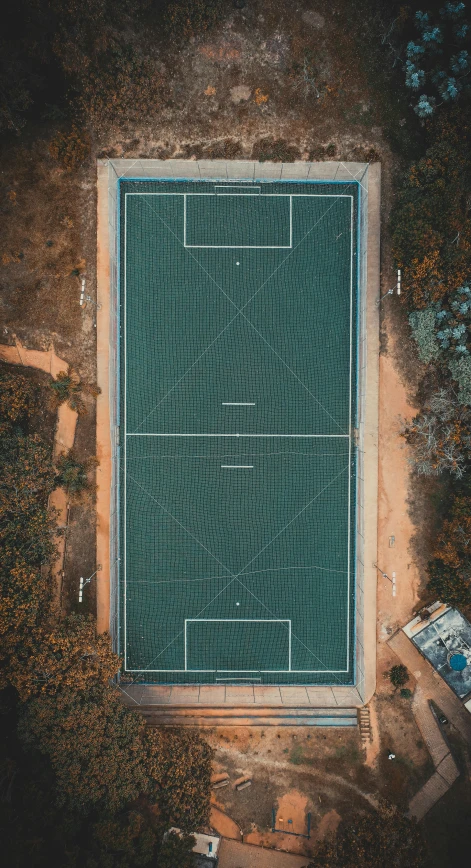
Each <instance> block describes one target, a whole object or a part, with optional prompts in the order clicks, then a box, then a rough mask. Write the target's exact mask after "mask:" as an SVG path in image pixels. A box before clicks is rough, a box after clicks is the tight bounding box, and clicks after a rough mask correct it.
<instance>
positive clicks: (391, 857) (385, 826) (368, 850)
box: [309, 802, 428, 868]
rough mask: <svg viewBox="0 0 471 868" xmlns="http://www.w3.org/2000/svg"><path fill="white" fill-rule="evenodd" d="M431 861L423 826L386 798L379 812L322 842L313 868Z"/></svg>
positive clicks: (396, 867) (417, 866) (412, 866)
mask: <svg viewBox="0 0 471 868" xmlns="http://www.w3.org/2000/svg"><path fill="white" fill-rule="evenodd" d="M427 862H428V859H427V853H426V848H425V843H424V839H423V836H422V832H421V830H420V828H419V827H418V826H417V824H416V823H415V822H414V821H413V820H409V819H407V817H405V816H404V815H403V814H401V813H400V812H399V811H398V810H397V808H395V807H394V806H393V805H389V804H387V803H386V802H382V803H381V805H380V807H379V810H378V811H377V812H375V813H374V814H370V815H368V816H366V817H362V818H361V819H359V820H357V821H356V822H354V823H351V824H350V825H348V826H344V827H343V828H341V829H340V831H339V833H338V834H337V837H336V838H335V839H333V840H332V839H331V840H328V841H326V842H323V843H321V844H320V846H319V849H318V851H317V853H316V856H315V858H314V861H313V862H311V863H310V866H309V868H425V866H426V864H427Z"/></svg>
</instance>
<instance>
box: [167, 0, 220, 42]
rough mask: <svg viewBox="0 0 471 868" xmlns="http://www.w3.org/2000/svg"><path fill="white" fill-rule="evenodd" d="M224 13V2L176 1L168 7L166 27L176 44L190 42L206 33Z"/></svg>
mask: <svg viewBox="0 0 471 868" xmlns="http://www.w3.org/2000/svg"><path fill="white" fill-rule="evenodd" d="M221 13H222V0H176V2H175V3H170V4H169V5H168V6H167V9H166V12H165V17H164V25H165V30H166V33H167V36H168V37H169V39H171V40H172V41H174V42H180V41H181V40H185V41H188V40H189V39H192V38H194V37H195V36H200V35H201V34H203V33H206V32H207V31H208V30H209V29H210V28H211V27H213V26H214V24H216V23H217V21H218V20H219V18H220V16H221Z"/></svg>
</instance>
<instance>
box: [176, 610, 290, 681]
mask: <svg viewBox="0 0 471 868" xmlns="http://www.w3.org/2000/svg"><path fill="white" fill-rule="evenodd" d="M221 623H222V624H287V625H288V626H287V627H286V629H287V630H288V669H267V670H265V669H188V651H187V638H188V634H187V630H188V624H221ZM184 636H185V639H184V647H185V651H184V654H185V669H184V670H183V671H184V672H278V673H280V672H291V621H290V619H289V618H185V628H184Z"/></svg>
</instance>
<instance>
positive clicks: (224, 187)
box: [200, 184, 262, 196]
mask: <svg viewBox="0 0 471 868" xmlns="http://www.w3.org/2000/svg"><path fill="white" fill-rule="evenodd" d="M214 189H215V190H259V191H261V189H262V188H261V187H256V186H255V187H254V186H252V185H250V186H248V185H247V184H246V185H245V186H244V185H241V186H239V187H236V186H235V184H215V185H214ZM200 195H201V196H204V195H206V194H205V193H201V194H200ZM217 195H218V196H221V195H222V193H218V194H217ZM229 195H231V196H235V195H236V194H235V193H230V194H229ZM241 195H242V196H247V195H248V194H247V193H242V194H241ZM254 195H256V194H254Z"/></svg>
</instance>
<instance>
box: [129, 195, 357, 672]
mask: <svg viewBox="0 0 471 868" xmlns="http://www.w3.org/2000/svg"><path fill="white" fill-rule="evenodd" d="M234 180H236V179H234ZM128 195H136V196H149V195H171V196H175V195H177V196H183V197H184V203H185V201H186V194H183V193H127V194H125V232H124V249H125V257H124V259H125V267H124V271H125V274H124V288H125V297H126V238H127V210H126V205H127V202H126V199H127V196H128ZM193 195H208V194H193ZM209 195H218V194H209ZM270 195H276V196H287V195H290V198H291V199H292V197H293V196H296V195H297V194H292V195H291V194H270ZM301 195H302V194H299V198H301ZM318 198H335V199H339V198H350V199H351V210H352V211H353V196H338V195H334V194H321V195H319V196H318ZM184 208H185V205H184ZM328 210H330V209H328ZM324 216H325V215H324ZM317 222H319V221H317ZM316 225H317V223H316V224H314V226H313V227H311V230H310V231H312V230H313V229H314V228H315V226H316ZM307 234H309V233H307ZM304 237H305V236H304ZM304 237H303V239H301V240H304ZM351 239H352V243H351V260H350V273H351V281H350V282H351V288H350V297H351V304H350V324H351V323H352V271H353V219H352V221H351ZM299 243H301V242H299ZM298 246H299V244H297V245H296V247H298ZM263 249H266V248H263ZM294 249H296V248H294ZM292 252H294V251H293V249H291V253H292ZM291 253H290V254H289V255H291ZM286 258H288V257H286ZM284 261H285V260H283V262H282V263H281V264H280V265H279V266H277V268H276V269H275V272H276V271H277V270H278V269H279V268H280V267H281V265H283V263H284ZM275 272H273V274H274V273H275ZM273 274H272V275H271V276H270V277H273ZM268 279H270V278H268ZM268 279H267V280H266V281H264V283H263V284H262V285H261V286H260V287H259V288H258V290H257V292H259V291H260V290H261V289H262V287H263V286H264V285H265V284H266V283H267V282H268ZM255 294H256V293H255ZM251 300H252V299H249V302H250V301H251ZM249 302H246V304H245V305H244V307H246V306H247V304H248V303H249ZM242 310H243V308H242ZM242 310H241V311H239V313H241V312H242ZM126 319H127V318H126V315H125V324H124V326H125V328H124V331H125V365H124V367H125V396H126V394H127V390H126V367H127V366H126V362H127V353H126ZM248 322H250V321H248ZM229 324H230V323H229ZM250 324H251V323H250ZM251 325H252V324H251ZM218 337H219V335H218ZM352 338H353V335H352V328H351V325H350V358H351V346H352ZM350 386H351V368H350ZM126 409H127V408H126V399H125V419H126ZM154 409H155V408H154ZM350 417H351V390H350ZM127 436H196V437H199V436H210V437H211V436H220V437H228V436H229V437H230V436H237V437H239V436H242V437H250V436H254V437H270V436H272V437H286V436H288V437H318V438H321V437H327V438H330V437H349V439H350V443H349V454H350V455H351V438H350V435H349V434H340V435H322V434H320V435H315V434H314V435H302V434H294V435H293V434H292V435H284V434H281V435H277V434H275V435H270V434H268V435H267V434H261V435H257V434H255V435H251V434H242V435H239V434H236V435H232V434H229V435H228V434H222V435H221V434H216V435H214V434H203V435H200V434H189V435H185V434H183V435H182V434H155V435H145V434H138V433H137V432H135V434H134V435H132V434H128V433H127V431H126V425H125V440H126V438H127ZM126 460H127V459H126V446H125V467H126ZM126 475H127V474H126ZM332 481H335V480H332ZM330 484H332V483H330ZM140 487H142V486H140ZM143 490H144V489H143ZM146 493H147V492H146ZM320 493H322V492H320ZM317 496H318V495H316V497H317ZM152 499H154V498H152ZM314 499H316V498H314ZM349 500H350V485H349ZM311 502H312V501H311ZM159 505H160V504H159ZM309 505H310V503H309V504H308V505H307V506H309ZM307 506H306V507H304V509H306V508H307ZM304 509H303V510H302V511H304ZM125 511H126V490H125ZM296 517H297V516H296ZM296 517H295V518H296ZM349 518H350V506H349ZM293 520H294V519H293ZM291 523H292V522H289V523H288V525H287V526H289V524H291ZM349 526H350V521H349ZM125 528H126V524H125ZM284 529H285V528H284ZM284 529H283V530H284ZM281 532H282V531H280V533H281ZM277 536H278V535H277ZM271 542H273V540H272V541H271ZM271 542H270V543H268V544H267V545H270V544H271ZM124 551H125V558H126V530H125V532H124ZM259 554H260V553H259ZM258 556H259V555H256V556H255V558H254V559H253V560H255V559H256V558H257V557H258ZM216 560H217V558H216ZM349 560H350V554H349ZM219 563H220V562H219ZM250 563H252V561H250ZM246 566H249V564H247V565H246ZM225 569H227V568H226V567H225ZM245 569H246V567H244V569H243V570H242V572H241V573H239V574H238V575H236V576H233V578H232V579H231V581H230V582H229V585H230V584H232V581H234V580H235V579H237V580H239V579H238V576H240V575H242V574H243V573H244V570H245ZM228 572H229V573H230V571H229V570H228ZM348 572H349V585H348V588H349V587H350V563H349V570H348ZM239 581H240V580H239ZM240 584H241V585H243V587H246V586H245V585H244V583H243V582H240ZM226 587H228V585H227V586H226ZM223 590H225V588H224V589H223ZM247 590H249V589H248V588H247ZM219 593H222V592H219ZM249 593H252V592H250V591H249ZM216 596H219V594H217V595H216ZM252 596H255V595H253V594H252ZM256 599H258V598H256ZM259 602H261V601H259ZM262 605H264V604H263V603H262ZM264 607H265V608H267V607H266V606H265V605H264ZM205 608H206V607H205ZM125 609H126V560H125ZM349 612H350V600H349V595H348V624H349ZM274 620H280V619H276V618H275V619H274ZM125 634H126V611H125ZM180 635H181V634H180ZM176 638H178V637H175V638H174V640H173V641H175V639H176ZM348 642H349V631H348V633H347V643H348ZM126 644H127V643H126V638H125V652H126ZM170 644H172V643H170ZM301 644H303V645H304V643H301ZM167 647H168V646H167ZM305 647H306V648H307V646H305ZM347 647H348V646H347ZM165 650H166V649H163V651H165ZM307 650H308V651H309V652H310V653H311V654H313V652H312V650H311V649H309V648H307ZM163 651H162V652H160V653H163ZM125 656H126V654H125ZM157 656H160V654H159V655H157ZM313 656H316V655H315V654H313ZM154 659H155V658H154ZM347 667H348V657H347ZM125 668H126V670H127V671H128V672H143V671H147V672H184V671H198V672H214V671H216V670H181V669H143V668H142V667H141V668H140V669H128V668H127V666H126V661H125ZM227 671H229V672H230V671H235V670H227ZM238 671H244V670H238ZM246 671H251V672H253V671H255V670H246ZM257 671H261V672H264V673H267V674H268V673H274V672H284V671H286V670H257ZM289 671H291V672H293V673H294V674H296V673H300V674H301V673H306V672H310V673H313V674H314V673H332V674H335V673H339V674H340V673H344V672H348V671H349V667H348V668H347V669H346V670H343V669H342V670H341V669H336V670H329V669H319V670H316V669H313V670H306V669H303V670H291V669H290V670H289ZM357 687H358V685H357Z"/></svg>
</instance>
